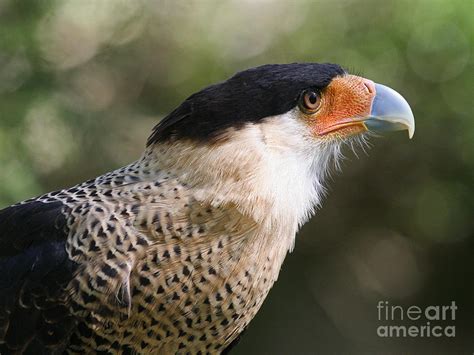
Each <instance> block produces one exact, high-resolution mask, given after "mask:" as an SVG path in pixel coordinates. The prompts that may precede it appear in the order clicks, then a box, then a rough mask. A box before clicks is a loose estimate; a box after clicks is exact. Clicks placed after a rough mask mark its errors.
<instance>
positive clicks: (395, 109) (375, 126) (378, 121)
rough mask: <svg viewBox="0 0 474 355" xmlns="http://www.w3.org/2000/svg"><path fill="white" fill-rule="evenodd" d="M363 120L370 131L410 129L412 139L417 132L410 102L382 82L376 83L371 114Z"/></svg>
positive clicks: (409, 135)
mask: <svg viewBox="0 0 474 355" xmlns="http://www.w3.org/2000/svg"><path fill="white" fill-rule="evenodd" d="M363 122H364V124H365V126H366V127H367V129H368V130H369V131H374V132H386V131H401V130H408V137H409V138H410V139H411V138H412V137H413V134H414V133H415V118H414V116H413V112H412V111H411V108H410V105H408V102H407V101H406V100H405V99H404V98H403V96H402V95H400V94H399V93H398V92H396V91H395V90H393V89H391V88H389V87H387V86H385V85H381V84H375V97H374V99H373V102H372V107H371V110H370V115H369V116H368V117H367V118H365V119H364V121H363Z"/></svg>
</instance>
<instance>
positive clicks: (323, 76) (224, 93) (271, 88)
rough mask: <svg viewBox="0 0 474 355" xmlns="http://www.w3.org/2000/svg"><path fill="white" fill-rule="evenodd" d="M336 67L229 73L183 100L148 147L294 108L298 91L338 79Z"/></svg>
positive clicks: (205, 136) (201, 137) (207, 135)
mask: <svg viewBox="0 0 474 355" xmlns="http://www.w3.org/2000/svg"><path fill="white" fill-rule="evenodd" d="M344 73H345V72H344V70H343V69H342V68H341V67H340V66H338V65H336V64H317V63H303V64H301V63H293V64H268V65H263V66H260V67H256V68H252V69H248V70H245V71H242V72H240V73H237V74H235V75H234V76H233V77H231V78H230V79H228V80H227V81H224V82H222V83H219V84H215V85H211V86H209V87H207V88H205V89H203V90H201V91H199V92H197V93H195V94H193V95H191V96H190V97H188V98H187V99H186V100H185V101H184V102H183V103H182V104H181V105H180V106H178V107H177V108H176V109H175V110H174V111H173V112H171V113H170V114H169V115H168V116H166V117H165V118H164V119H163V120H162V121H161V122H160V123H159V124H158V125H157V126H156V127H155V128H154V130H153V133H152V135H151V136H150V138H149V139H148V143H147V144H148V145H151V144H153V143H156V142H161V141H166V140H168V139H170V138H171V139H174V138H175V139H180V138H189V139H193V140H197V141H208V140H210V139H212V138H214V137H216V136H217V135H218V134H219V133H220V132H222V131H223V130H225V129H227V128H230V127H232V128H236V129H239V128H240V127H242V126H243V125H245V124H246V123H257V122H258V121H260V120H262V119H264V118H265V117H269V116H274V115H279V114H283V113H285V112H288V111H289V110H291V109H292V108H294V107H295V106H296V104H297V102H298V99H299V97H300V95H301V93H302V91H304V90H307V89H313V90H316V91H320V90H323V89H324V88H325V87H326V86H327V85H328V84H329V83H330V82H331V80H332V79H333V78H334V77H336V76H338V75H343V74H344Z"/></svg>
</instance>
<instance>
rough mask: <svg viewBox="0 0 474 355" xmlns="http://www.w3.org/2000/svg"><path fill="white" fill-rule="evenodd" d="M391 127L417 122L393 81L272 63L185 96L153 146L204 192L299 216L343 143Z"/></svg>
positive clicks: (249, 209) (163, 163)
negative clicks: (382, 82) (378, 81)
mask: <svg viewBox="0 0 474 355" xmlns="http://www.w3.org/2000/svg"><path fill="white" fill-rule="evenodd" d="M390 130H408V134H409V136H410V138H411V137H412V135H413V133H414V130H415V123H414V118H413V114H412V112H411V109H410V106H409V105H408V103H407V102H406V101H405V99H403V97H402V96H401V95H400V94H398V93H397V92H395V91H394V90H392V89H390V88H388V87H386V86H383V85H380V84H376V83H374V82H373V81H371V80H368V79H365V78H362V77H360V76H356V75H351V74H350V73H348V72H346V71H345V70H343V69H342V68H341V67H340V66H338V65H335V64H317V63H303V64H299V63H293V64H271V65H263V66H260V67H256V68H252V69H248V70H245V71H242V72H239V73H237V74H235V75H234V76H233V77H231V78H230V79H228V80H227V81H224V82H221V83H218V84H215V85H212V86H209V87H207V88H205V89H203V90H201V91H199V92H197V93H195V94H193V95H191V96H190V97H188V98H187V99H186V100H185V101H184V102H183V103H182V104H181V105H180V106H178V107H177V108H176V109H175V110H174V111H173V112H171V113H170V114H169V115H168V116H166V117H165V118H164V119H163V120H162V121H161V122H160V123H159V124H158V125H157V126H156V127H155V128H154V131H153V133H152V135H151V136H150V138H149V140H148V147H149V149H151V151H152V152H154V154H155V157H156V159H157V160H158V161H160V167H165V168H166V169H168V171H172V172H174V173H175V174H176V175H180V176H181V179H185V180H186V182H187V183H188V184H190V185H192V186H195V187H196V189H195V190H196V191H197V190H201V191H204V192H203V194H202V195H203V196H205V197H202V199H203V200H204V199H206V201H207V202H210V203H212V204H219V203H222V201H224V202H232V203H233V204H234V205H236V206H239V207H240V208H241V209H242V210H243V211H245V212H246V213H248V214H251V215H252V216H253V217H254V218H256V219H258V218H264V216H267V215H269V214H272V213H270V212H268V211H274V212H275V213H273V215H274V216H276V217H275V218H276V219H278V218H280V217H281V216H289V215H293V216H294V217H295V218H293V220H294V221H296V222H295V223H296V224H301V223H302V222H304V221H305V220H306V219H307V218H308V217H309V215H311V213H312V212H313V211H314V206H317V205H318V204H319V203H320V200H321V195H322V194H323V193H324V187H323V186H324V185H323V183H324V178H325V176H326V175H327V174H326V172H327V170H328V169H327V168H328V165H330V164H328V163H329V162H330V161H332V160H337V157H338V155H339V154H340V147H341V145H342V144H343V143H344V142H352V141H353V140H354V139H357V138H358V137H359V138H360V137H363V136H364V135H365V134H366V133H368V132H379V131H390ZM334 158H335V159H334ZM197 187H199V188H197ZM262 203H263V204H264V205H265V207H262ZM258 206H260V207H258ZM262 211H265V212H262ZM257 215H258V216H257Z"/></svg>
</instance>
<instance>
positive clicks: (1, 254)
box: [0, 200, 75, 355]
mask: <svg viewBox="0 0 474 355" xmlns="http://www.w3.org/2000/svg"><path fill="white" fill-rule="evenodd" d="M67 216H68V208H67V207H66V206H65V205H64V204H63V203H61V202H59V201H55V202H49V203H46V202H41V201H39V200H30V201H27V202H24V203H21V204H17V205H13V206H10V207H7V208H5V209H3V210H0V354H4V355H5V354H9V353H13V352H15V351H17V350H20V352H21V350H27V352H28V350H31V351H33V352H34V353H39V352H40V351H41V349H43V350H45V349H50V350H54V349H60V347H61V346H62V345H64V342H65V340H66V339H67V338H68V337H69V335H70V333H71V332H72V330H73V328H74V326H75V321H74V319H73V318H72V317H71V316H70V315H69V312H68V310H67V308H66V307H65V306H64V305H63V304H62V303H61V299H62V298H63V296H64V295H63V293H64V286H65V285H66V284H67V283H68V282H69V281H70V280H71V279H72V276H73V273H74V268H75V264H74V263H73V262H72V261H71V260H70V259H69V258H68V255H67V253H66V249H65V243H66V238H67V227H66V221H67Z"/></svg>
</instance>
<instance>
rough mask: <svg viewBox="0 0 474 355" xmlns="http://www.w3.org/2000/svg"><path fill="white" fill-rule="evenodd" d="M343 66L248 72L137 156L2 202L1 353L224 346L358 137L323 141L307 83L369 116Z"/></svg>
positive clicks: (159, 133) (201, 350)
mask: <svg viewBox="0 0 474 355" xmlns="http://www.w3.org/2000/svg"><path fill="white" fill-rule="evenodd" d="M272 73H273V74H274V75H273V76H272ZM292 74H293V77H294V80H292ZM345 75H346V74H344V72H343V71H342V69H340V67H338V66H335V65H325V64H304V65H297V64H292V65H282V66H264V67H261V68H260V69H259V68H255V69H252V70H250V71H247V72H243V73H240V74H238V75H237V76H235V77H233V78H231V79H230V80H229V81H227V82H224V83H222V84H219V86H214V87H211V88H208V89H205V90H203V91H202V92H200V93H198V94H196V95H193V96H191V97H190V98H188V99H187V100H186V101H185V102H184V103H183V105H182V106H180V107H179V108H177V109H176V110H175V111H174V112H173V113H172V114H171V115H170V116H169V117H168V118H166V119H165V120H164V121H162V123H160V124H159V125H158V126H157V127H156V128H155V130H154V132H153V134H152V136H151V138H150V139H149V141H148V146H147V148H146V150H145V153H144V154H143V156H142V157H141V158H140V159H139V160H138V161H136V162H135V163H132V164H131V165H129V166H126V167H124V168H122V169H119V170H116V171H114V172H111V173H108V174H105V175H103V176H100V177H98V178H96V179H94V180H90V181H87V182H85V183H82V184H80V185H77V186H75V187H73V188H70V189H66V190H62V191H58V192H53V193H49V194H47V195H44V196H41V197H38V198H35V199H31V200H28V201H24V202H22V203H19V204H17V205H13V206H11V207H8V208H6V209H4V210H2V211H0V353H1V354H2V355H6V354H10V353H12V354H13V353H28V354H61V353H80V354H83V353H119V354H126V353H150V354H173V353H183V354H184V353H189V354H206V353H219V352H221V351H223V350H224V349H226V348H227V347H228V346H229V345H230V344H231V343H232V342H233V341H234V340H235V339H236V338H237V336H238V335H239V334H240V333H241V332H242V331H243V330H244V329H245V328H246V326H247V325H248V323H249V322H250V321H251V320H252V318H253V317H254V315H255V314H256V312H257V311H258V309H259V308H260V306H261V305H262V302H263V301H264V299H265V297H266V296H267V294H268V291H269V290H270V288H271V287H272V285H273V283H274V282H275V281H276V279H277V277H278V273H279V270H280V267H281V265H282V263H283V260H284V258H285V255H286V253H287V252H288V251H289V250H291V249H292V247H293V244H294V237H295V234H296V232H297V230H298V228H299V226H301V225H302V224H303V223H304V222H305V221H306V220H307V219H308V218H309V216H310V215H311V214H312V213H313V211H314V208H315V206H317V205H319V203H320V201H321V197H322V194H323V192H324V189H323V181H324V178H325V176H326V172H327V168H328V166H329V163H330V162H331V161H332V160H333V159H334V158H336V157H337V155H338V154H339V148H340V144H341V143H342V142H343V141H344V140H343V139H342V138H343V137H346V136H349V135H351V136H352V135H354V134H356V133H360V132H361V128H360V127H359V128H358V129H359V130H357V131H354V129H355V128H354V127H351V130H348V131H347V132H346V136H342V135H341V131H338V132H337V134H328V135H326V134H325V135H324V137H323V135H321V137H319V136H318V134H317V133H315V131H314V129H315V128H314V127H315V125H314V122H313V121H314V120H315V119H316V118H315V117H316V116H315V115H316V113H311V114H310V113H308V112H307V111H306V110H304V109H302V108H301V107H300V106H299V103H300V102H301V97H302V95H303V96H304V90H308V89H311V90H316V91H317V92H318V94H319V95H321V98H322V99H321V100H323V99H324V100H326V101H325V105H327V107H328V108H329V109H331V110H330V112H332V115H335V112H339V111H338V110H336V109H337V108H338V107H336V106H337V105H339V104H336V102H337V100H335V99H334V98H333V99H331V97H333V96H334V97H335V98H337V97H345V96H340V94H339V92H345V93H346V94H347V92H350V93H353V94H354V95H355V96H354V95H353V96H354V97H358V98H361V97H362V99H360V100H359V101H357V102H358V103H357V105H354V106H353V108H351V109H350V110H347V109H344V110H343V112H344V113H343V114H344V115H352V113H351V112H355V114H354V115H355V116H354V117H358V116H357V115H358V114H357V112H366V111H367V112H370V105H371V103H372V99H373V96H374V94H373V93H372V92H371V91H370V90H368V91H367V89H366V86H364V85H369V84H364V83H366V82H364V81H363V80H362V79H360V80H359V79H354V78H355V77H348V78H346V77H345ZM335 78H342V79H341V80H339V81H338V80H336V79H335ZM303 79H304V80H303ZM331 82H333V83H334V84H331V85H333V88H334V87H335V88H337V90H336V93H334V94H333V93H332V92H333V91H334V90H333V89H331V90H329V89H328V90H326V87H328V85H330V83H331ZM346 82H348V83H350V85H349V84H347V85H346V84H345V83H346ZM216 88H217V89H216ZM344 90H345V91H344ZM351 90H352V91H351ZM232 92H234V93H235V96H233V95H232ZM325 93H327V94H326V95H327V98H325V96H324V95H325ZM356 94H357V95H356ZM249 95H250V96H249ZM331 95H332V96H331ZM364 95H365V96H364ZM259 96H260V97H259ZM346 96H347V95H346ZM252 97H254V99H252ZM351 100H352V99H351ZM364 100H365V101H364ZM283 101H284V102H283ZM339 101H340V100H339ZM351 102H354V101H351ZM226 105H227V106H226ZM252 105H257V106H258V105H261V106H260V107H256V106H255V107H252ZM321 105H323V103H322V104H321ZM331 105H332V106H331ZM367 105H369V108H368V109H367ZM244 106H245V107H247V108H245V109H244V108H243V107H244ZM239 107H242V111H241V112H237V111H238V110H239ZM351 110H352V111H351ZM354 110H356V111H354ZM357 110H360V111H357ZM348 112H349V114H348ZM328 115H329V114H328ZM340 118H341V117H337V119H340ZM323 120H324V117H320V118H319V119H318V121H317V122H318V125H321V122H323ZM354 122H356V121H354ZM359 123H360V122H359V121H357V122H356V124H358V125H359V126H360V124H359ZM318 125H316V128H317V129H320V128H319V126H318ZM345 125H346V123H345ZM344 127H346V126H344ZM344 129H347V128H344ZM315 137H317V138H315Z"/></svg>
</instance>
